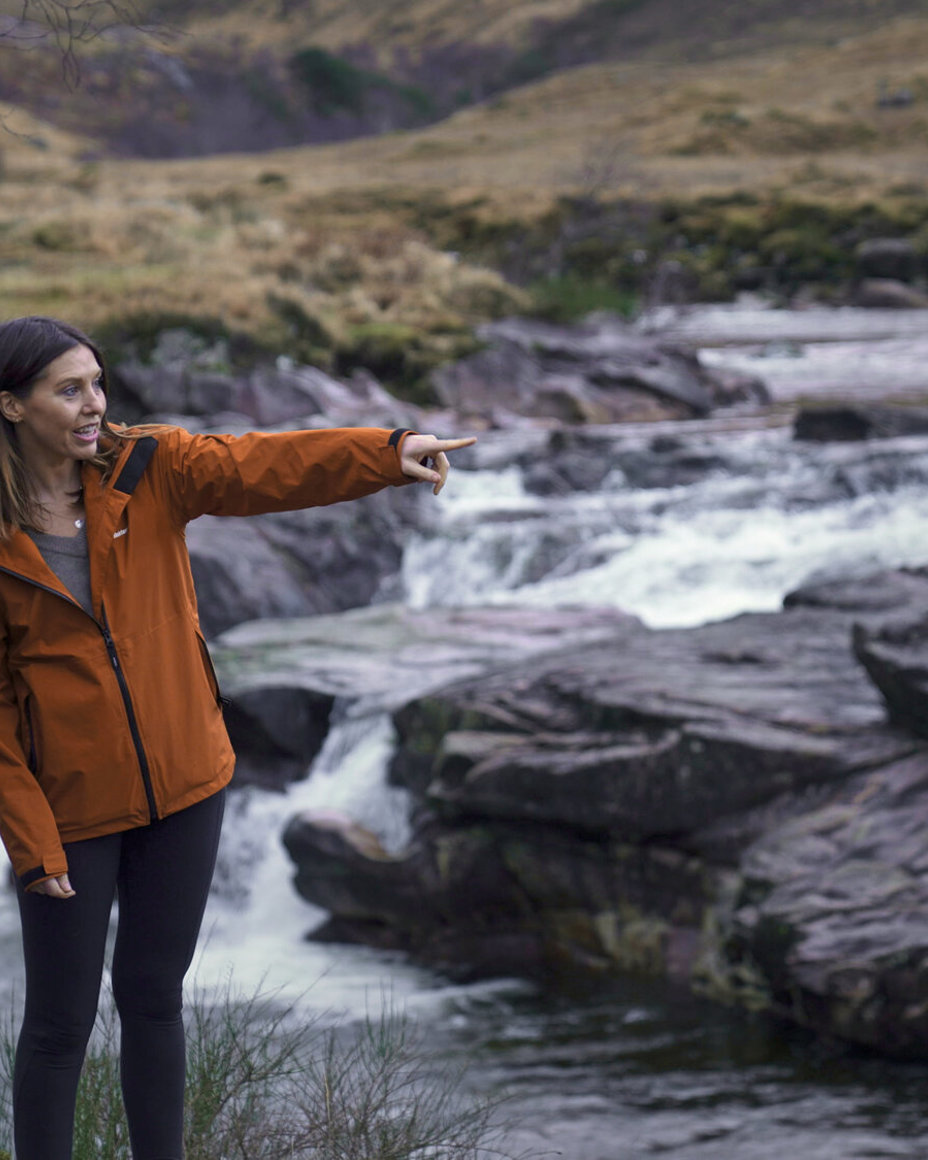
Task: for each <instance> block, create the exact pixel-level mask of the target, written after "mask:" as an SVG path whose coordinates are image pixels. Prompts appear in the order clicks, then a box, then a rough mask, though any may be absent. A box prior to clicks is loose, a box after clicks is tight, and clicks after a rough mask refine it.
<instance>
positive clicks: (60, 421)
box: [0, 345, 106, 467]
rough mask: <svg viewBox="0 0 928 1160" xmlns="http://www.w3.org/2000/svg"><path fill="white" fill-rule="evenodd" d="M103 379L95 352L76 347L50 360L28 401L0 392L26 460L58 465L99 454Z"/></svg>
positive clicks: (0, 401)
mask: <svg viewBox="0 0 928 1160" xmlns="http://www.w3.org/2000/svg"><path fill="white" fill-rule="evenodd" d="M101 380H102V372H101V370H100V364H99V363H98V362H97V360H96V356H95V355H94V353H93V351H92V350H90V348H89V347H86V346H83V345H81V346H72V347H71V349H70V350H66V351H65V352H64V354H61V355H59V356H58V358H56V359H53V360H52V361H51V362H50V363H49V364H48V366H47V367H46V368H45V370H44V371H43V372H42V375H41V377H40V378H38V379H37V380H36V381H35V383H34V384H33V387H32V390H31V391H30V393H29V395H28V396H27V397H26V398H25V399H18V398H16V397H15V396H14V395H11V394H10V393H9V392H0V411H2V413H3V415H4V416H5V417H6V418H7V419H9V420H11V422H13V423H15V424H16V430H17V433H18V435H19V446H20V449H21V451H22V454H23V457H24V458H25V461H26V463H27V464H30V465H31V466H33V467H37V466H40V465H41V466H49V467H55V466H59V465H60V464H61V463H63V462H64V461H66V460H69V459H75V460H81V459H91V458H93V456H94V455H96V453H97V440H98V438H99V436H100V420H101V419H102V418H103V414H104V412H105V411H106V395H105V394H104V392H103V385H102V381H101Z"/></svg>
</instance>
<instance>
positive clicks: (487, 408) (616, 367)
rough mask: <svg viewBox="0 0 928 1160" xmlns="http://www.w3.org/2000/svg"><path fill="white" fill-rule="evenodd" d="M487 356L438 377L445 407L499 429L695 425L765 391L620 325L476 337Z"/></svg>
mask: <svg viewBox="0 0 928 1160" xmlns="http://www.w3.org/2000/svg"><path fill="white" fill-rule="evenodd" d="M478 334H479V337H480V338H482V339H483V340H484V341H485V342H486V344H487V347H486V349H485V350H483V351H481V352H479V353H477V354H475V355H471V356H470V357H469V358H466V359H464V360H462V361H461V362H458V363H455V364H453V365H451V366H447V367H443V368H440V369H439V370H438V371H435V372H434V374H433V383H434V386H435V390H436V393H437V395H438V397H439V399H440V401H441V402H442V404H443V405H445V406H447V407H449V408H451V409H452V410H454V411H456V412H458V413H459V414H461V415H463V416H473V417H477V418H479V419H480V420H482V421H483V422H488V423H491V424H493V425H496V426H511V425H512V424H513V422H514V419H515V418H516V417H520V416H521V417H535V418H540V419H546V420H548V422H549V423H554V422H560V423H581V424H583V423H621V422H626V421H641V420H649V419H650V420H653V419H668V418H670V419H673V418H691V417H693V416H699V415H705V414H706V413H707V412H708V411H709V410H711V409H712V408H713V407H714V406H718V405H727V404H730V403H732V402H736V401H745V400H753V401H755V402H763V401H766V400H767V395H766V392H765V390H764V387H763V384H761V383H760V382H759V381H758V380H755V379H750V378H748V377H747V376H735V375H733V374H732V373H731V372H724V373H723V372H719V373H715V372H713V371H710V370H708V369H707V368H705V367H703V366H702V365H701V364H700V362H699V360H698V358H697V357H696V356H695V355H694V354H692V353H690V352H689V351H687V350H686V349H684V348H682V347H674V346H671V345H669V344H664V343H661V342H659V341H657V340H655V339H653V338H650V337H648V336H646V335H643V334H641V333H639V332H636V331H634V330H633V329H632V328H631V327H626V326H623V325H622V324H621V323H620V322H619V321H618V320H616V319H610V320H609V321H608V322H602V323H595V322H591V323H588V324H586V325H583V326H573V327H566V326H551V325H547V324H545V323H541V322H531V321H528V320H520V319H509V320H506V321H504V322H496V323H490V324H488V325H486V326H483V327H481V328H480V329H479V331H478Z"/></svg>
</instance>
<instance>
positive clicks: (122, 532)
mask: <svg viewBox="0 0 928 1160" xmlns="http://www.w3.org/2000/svg"><path fill="white" fill-rule="evenodd" d="M128 530H129V529H128V528H120V529H119V531H118V532H113V539H114V540H118V539H119V537H120V536H124V535H125V534H126V532H128Z"/></svg>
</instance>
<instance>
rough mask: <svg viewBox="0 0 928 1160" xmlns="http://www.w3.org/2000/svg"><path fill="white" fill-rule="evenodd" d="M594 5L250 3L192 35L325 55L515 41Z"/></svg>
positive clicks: (204, 20)
mask: <svg viewBox="0 0 928 1160" xmlns="http://www.w3.org/2000/svg"><path fill="white" fill-rule="evenodd" d="M594 2H595V0H532V2H531V3H513V2H512V0H352V2H351V3H345V0H315V2H314V3H313V4H298V3H297V4H292V3H291V4H287V3H285V2H284V3H281V0H253V2H252V3H250V4H249V5H248V6H247V7H244V6H237V7H236V9H235V10H233V11H231V12H226V13H219V14H216V15H213V14H209V15H202V16H201V15H198V16H196V17H195V18H194V19H192V20H191V21H190V22H189V24H188V29H189V31H190V32H191V33H192V34H193V35H202V36H206V37H209V38H212V39H216V38H218V39H222V40H231V39H234V38H237V39H239V40H244V41H245V42H246V43H248V44H252V45H256V46H261V45H275V46H276V45H280V44H282V43H290V44H307V43H310V42H311V43H313V44H318V45H321V46H323V47H325V48H328V49H331V50H333V51H335V50H337V49H339V48H341V47H343V46H344V45H346V44H369V45H375V46H376V45H381V46H384V47H385V48H388V47H389V48H392V47H393V46H397V47H409V48H411V49H413V50H416V49H418V48H420V47H421V46H422V45H423V44H443V43H449V42H452V43H454V42H461V41H463V42H467V43H476V44H481V43H488V44H497V43H500V42H502V43H510V44H519V43H522V42H523V41H524V40H525V39H526V37H527V35H528V33H529V32H530V31H531V29H532V27H533V25H534V24H535V22H536V21H538V20H551V21H560V20H564V19H566V18H568V17H570V16H572V15H574V14H575V13H576V12H578V11H580V10H582V9H583V8H589V7H591V6H592V5H593V3H594Z"/></svg>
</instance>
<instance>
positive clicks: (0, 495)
mask: <svg viewBox="0 0 928 1160" xmlns="http://www.w3.org/2000/svg"><path fill="white" fill-rule="evenodd" d="M75 346H86V347H87V348H88V349H89V350H90V351H91V352H92V353H93V355H94V357H95V358H96V360H97V362H98V364H99V366H100V374H101V384H102V387H103V392H104V394H108V383H107V378H106V364H105V363H104V360H103V355H102V353H101V352H100V350H99V348H98V347H97V346H96V344H95V343H94V342H93V341H92V340H91V339H90V338H88V337H87V335H86V334H84V333H83V331H80V330H78V328H77V327H76V326H71V325H70V323H67V322H61V321H60V320H59V319H57V318H46V317H45V316H44V315H40V314H33V315H29V316H27V317H25V318H13V319H10V321H9V322H4V323H0V391H9V392H10V394H11V395H14V396H15V397H16V398H18V399H27V398H28V397H29V395H30V394H31V392H32V389H33V387H34V386H35V384H36V383H37V382H38V381H39V379H41V377H42V375H43V374H44V373H45V371H46V369H47V368H48V365H49V363H51V362H54V360H55V359H56V358H58V357H59V355H63V354H64V353H65V351H68V350H71V349H72V348H73V347H75ZM100 428H101V431H103V432H105V434H106V435H108V436H110V438H109V439H108V440H107V446H106V447H105V448H104V449H103V450H102V451H100V452H99V453H98V454H97V455H95V456H94V458H93V459H92V460H91V461H90V462H91V463H93V464H94V465H95V466H97V467H99V468H100V469H101V471H103V473H104V474H108V473H109V471H111V470H112V468H113V464H114V463H115V460H116V456H117V455H118V453H119V447H120V442H121V439H122V438H123V436H122V435H121V433H120V432H118V431H114V430H113V428H112V427H110V426H109V424H108V423H107V422H106V420H105V419H103V420H101V423H100ZM41 516H42V511H41V508H40V506H39V505H38V504H37V502H36V499H35V497H34V496H33V494H32V489H31V487H30V485H29V476H28V473H27V472H26V467H25V463H24V462H23V457H22V452H21V450H20V447H19V437H18V434H17V431H16V424H15V423H11V422H10V421H9V419H7V418H5V417H4V416H3V415H2V414H0V539H8V538H9V535H10V532H11V531H13V530H14V529H16V528H24V527H35V526H37V524H38V523H40V522H41Z"/></svg>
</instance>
